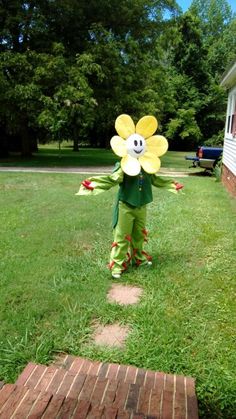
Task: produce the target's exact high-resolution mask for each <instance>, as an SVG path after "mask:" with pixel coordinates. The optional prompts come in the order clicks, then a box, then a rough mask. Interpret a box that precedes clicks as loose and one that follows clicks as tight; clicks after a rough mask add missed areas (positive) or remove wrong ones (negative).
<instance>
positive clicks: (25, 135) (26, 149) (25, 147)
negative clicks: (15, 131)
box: [21, 122, 32, 157]
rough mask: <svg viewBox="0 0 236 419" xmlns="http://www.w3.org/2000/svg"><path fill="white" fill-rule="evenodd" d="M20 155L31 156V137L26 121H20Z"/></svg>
mask: <svg viewBox="0 0 236 419" xmlns="http://www.w3.org/2000/svg"><path fill="white" fill-rule="evenodd" d="M21 156H22V157H31V156H32V148H31V138H30V135H29V130H28V126H27V124H26V122H24V123H22V126H21Z"/></svg>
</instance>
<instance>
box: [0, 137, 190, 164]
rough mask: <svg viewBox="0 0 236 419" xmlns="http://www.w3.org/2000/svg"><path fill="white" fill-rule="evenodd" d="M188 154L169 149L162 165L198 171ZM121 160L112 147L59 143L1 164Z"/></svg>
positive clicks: (41, 147) (101, 162)
mask: <svg viewBox="0 0 236 419" xmlns="http://www.w3.org/2000/svg"><path fill="white" fill-rule="evenodd" d="M186 154H190V155H194V154H195V153H194V152H192V153H191V152H190V153H189V152H180V151H169V152H167V154H166V155H164V156H163V157H162V158H161V161H162V167H166V168H175V170H179V171H181V170H185V171H186V170H187V171H188V170H189V171H196V169H192V168H191V169H189V166H190V163H189V162H187V161H186V160H185V156H186ZM117 160H119V157H117V156H116V155H115V154H114V153H113V151H112V150H111V149H109V150H106V149H99V148H96V149H95V148H81V149H80V151H79V152H74V151H73V150H72V146H71V145H70V144H68V143H63V144H62V148H61V150H59V149H58V146H57V144H55V143H54V144H53V143H51V144H47V145H45V146H40V148H39V151H38V152H37V153H34V154H33V156H32V158H31V159H23V158H22V157H21V156H20V155H19V154H15V155H12V156H11V157H10V158H7V159H0V166H3V167H5V166H8V167H11V166H24V167H68V166H72V167H84V166H111V165H114V164H115V162H116V161H117Z"/></svg>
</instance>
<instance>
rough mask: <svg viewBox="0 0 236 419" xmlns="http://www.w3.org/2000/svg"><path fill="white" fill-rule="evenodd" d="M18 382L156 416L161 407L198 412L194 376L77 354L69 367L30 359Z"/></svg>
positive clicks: (46, 390)
mask: <svg viewBox="0 0 236 419" xmlns="http://www.w3.org/2000/svg"><path fill="white" fill-rule="evenodd" d="M83 366H84V368H83ZM91 366H92V367H91ZM85 371H86V373H85ZM16 385H18V386H23V387H26V388H29V389H32V390H34V391H39V392H46V393H48V394H50V395H52V396H56V397H57V398H58V397H59V398H65V399H69V400H84V401H87V402H90V403H91V405H92V406H97V405H100V406H103V407H104V408H105V407H106V408H108V407H114V408H115V407H117V406H118V408H119V409H123V410H125V411H132V412H135V411H137V412H139V413H140V414H143V415H150V414H151V415H154V416H155V415H156V416H157V415H159V411H160V408H161V407H162V409H163V411H164V412H165V411H166V410H168V411H171V412H172V411H175V412H176V415H177V412H182V413H181V416H176V418H177V417H179V418H185V417H189V418H195V417H196V418H197V413H196V415H195V416H194V415H193V413H191V415H190V412H193V411H196V412H197V399H196V395H195V386H194V380H193V379H192V378H190V377H183V376H175V375H170V374H164V373H160V372H154V371H146V370H143V369H138V368H135V367H131V366H124V365H119V364H106V363H105V364H104V363H93V362H91V361H88V360H85V359H83V358H75V359H74V361H73V362H72V363H71V365H70V367H69V368H67V369H65V368H57V367H55V366H50V367H46V366H44V365H38V364H33V363H29V364H28V365H27V366H26V368H25V369H24V371H23V372H22V374H21V375H20V376H19V378H18V380H17V382H16ZM183 412H184V414H183ZM171 415H172V413H171ZM0 417H1V416H0ZM157 417H158V416H157ZM171 417H172V416H171Z"/></svg>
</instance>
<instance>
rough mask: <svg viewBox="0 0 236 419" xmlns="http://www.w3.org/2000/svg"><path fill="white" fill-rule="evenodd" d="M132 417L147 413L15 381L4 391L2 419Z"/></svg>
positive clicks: (0, 401)
mask: <svg viewBox="0 0 236 419" xmlns="http://www.w3.org/2000/svg"><path fill="white" fill-rule="evenodd" d="M131 415H132V416H131ZM131 417H132V418H137V419H138V418H140V419H141V418H145V417H147V416H145V415H138V416H137V415H136V414H133V413H131V412H128V411H124V410H122V409H119V407H118V406H101V405H99V404H97V405H93V404H92V403H91V402H90V401H88V400H77V399H71V398H65V397H63V396H60V395H57V394H54V395H53V394H51V393H49V392H42V391H39V390H33V389H29V388H27V387H25V386H17V385H15V384H6V385H5V386H4V387H3V388H2V389H1V390H0V418H1V419H10V418H12V419H13V418H14V419H26V418H28V419H39V418H44V419H54V418H57V419H68V418H71V419H72V418H74V419H85V418H88V419H94V418H97V419H99V418H104V419H118V418H120V419H123V418H124V419H126V418H127V419H128V418H131ZM154 419H155V418H154Z"/></svg>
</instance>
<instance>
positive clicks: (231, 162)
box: [221, 61, 236, 197]
mask: <svg viewBox="0 0 236 419" xmlns="http://www.w3.org/2000/svg"><path fill="white" fill-rule="evenodd" d="M221 86H224V87H225V88H226V89H227V90H228V106H227V116H226V124H225V135H224V148H223V170H222V182H223V184H224V185H225V187H226V188H227V189H228V191H229V192H230V193H231V194H232V195H233V196H235V197H236V135H235V134H236V126H235V118H236V61H235V62H234V63H233V64H232V65H231V66H230V68H229V69H227V71H226V72H225V74H224V76H223V79H222V82H221ZM233 114H234V117H233ZM232 118H234V119H232ZM233 121H234V122H233ZM232 122H233V123H232Z"/></svg>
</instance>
